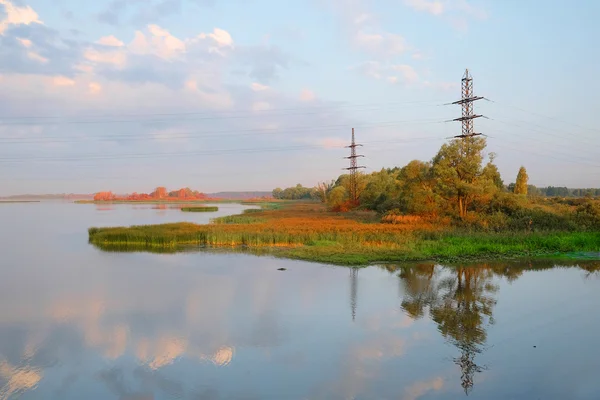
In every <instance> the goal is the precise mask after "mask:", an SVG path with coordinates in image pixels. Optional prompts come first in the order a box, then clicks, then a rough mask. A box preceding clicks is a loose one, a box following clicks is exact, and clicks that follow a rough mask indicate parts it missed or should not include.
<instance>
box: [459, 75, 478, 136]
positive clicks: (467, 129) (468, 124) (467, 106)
mask: <svg viewBox="0 0 600 400" xmlns="http://www.w3.org/2000/svg"><path fill="white" fill-rule="evenodd" d="M481 99H483V97H481V96H474V95H473V78H472V77H471V74H470V73H469V70H468V69H467V70H465V74H464V75H463V78H462V99H460V100H458V101H455V102H454V103H452V104H460V105H461V106H462V117H460V118H456V119H453V120H452V121H460V122H462V134H460V135H457V136H454V137H455V138H461V139H464V138H468V137H473V136H479V135H481V133H475V132H474V127H473V120H474V119H475V118H479V117H483V115H478V114H474V113H473V102H475V101H477V100H481Z"/></svg>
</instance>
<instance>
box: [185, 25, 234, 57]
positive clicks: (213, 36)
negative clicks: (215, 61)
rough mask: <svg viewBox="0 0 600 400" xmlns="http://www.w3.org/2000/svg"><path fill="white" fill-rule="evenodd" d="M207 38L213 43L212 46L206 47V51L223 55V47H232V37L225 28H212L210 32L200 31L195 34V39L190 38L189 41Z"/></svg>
mask: <svg viewBox="0 0 600 400" xmlns="http://www.w3.org/2000/svg"><path fill="white" fill-rule="evenodd" d="M207 39H210V40H211V41H212V42H213V43H214V45H213V46H210V47H209V48H208V51H209V52H210V53H216V54H219V55H221V56H225V53H224V52H223V50H224V49H226V48H230V49H233V48H234V44H233V38H232V37H231V34H229V32H227V31H226V30H224V29H219V28H215V29H213V32H212V33H201V34H199V35H198V36H197V38H196V39H192V40H191V41H190V42H191V43H194V42H197V41H198V40H207Z"/></svg>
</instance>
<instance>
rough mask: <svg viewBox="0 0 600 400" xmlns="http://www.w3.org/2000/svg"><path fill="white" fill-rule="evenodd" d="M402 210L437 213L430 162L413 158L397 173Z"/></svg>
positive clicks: (406, 211)
mask: <svg viewBox="0 0 600 400" xmlns="http://www.w3.org/2000/svg"><path fill="white" fill-rule="evenodd" d="M398 177H399V179H400V182H401V183H400V187H401V193H402V194H401V196H400V203H401V205H402V206H401V209H402V211H403V212H405V213H408V214H420V215H433V214H436V213H437V208H438V204H437V196H436V194H435V193H434V186H435V184H434V179H433V171H432V168H431V164H430V163H426V162H423V161H418V160H413V161H411V162H409V163H408V165H406V166H405V167H404V168H402V169H401V170H400V174H399V176H398Z"/></svg>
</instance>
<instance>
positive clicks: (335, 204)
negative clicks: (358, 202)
mask: <svg viewBox="0 0 600 400" xmlns="http://www.w3.org/2000/svg"><path fill="white" fill-rule="evenodd" d="M347 200H348V192H347V191H346V188H345V187H343V186H336V187H334V188H333V189H331V192H329V197H328V199H327V205H329V207H331V208H332V209H338V208H340V207H342V205H343V204H344V203H345V202H346V201H347Z"/></svg>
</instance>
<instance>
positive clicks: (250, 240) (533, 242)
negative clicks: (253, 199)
mask: <svg viewBox="0 0 600 400" xmlns="http://www.w3.org/2000/svg"><path fill="white" fill-rule="evenodd" d="M253 218H254V217H252V216H249V215H241V216H230V217H224V219H219V220H220V221H221V222H220V224H227V223H232V224H235V225H234V226H232V228H236V229H235V230H227V229H224V230H221V229H218V224H216V225H212V226H211V225H208V226H205V227H206V228H205V229H202V230H198V225H195V224H190V223H176V224H163V225H149V226H133V227H130V228H90V230H89V237H90V242H91V243H94V244H95V245H97V246H98V247H100V248H102V249H107V250H110V249H111V248H113V249H115V248H121V249H125V248H127V247H128V246H129V247H130V248H133V249H137V250H140V249H142V248H147V249H157V248H161V249H166V250H167V249H168V250H172V249H177V248H178V247H179V246H182V245H198V246H207V247H211V246H243V247H250V248H261V251H262V252H263V253H264V252H265V248H268V250H266V251H267V252H269V253H270V254H272V255H274V256H279V257H285V258H293V259H299V260H306V261H317V262H324V263H332V264H340V265H366V264H372V263H376V262H405V261H424V260H437V261H447V262H451V261H461V260H486V259H498V258H515V257H539V256H557V255H564V254H570V257H571V258H577V257H576V255H577V254H584V253H582V252H585V254H586V257H585V258H590V257H592V258H593V257H594V253H592V252H600V232H557V233H519V234H506V233H484V234H472V233H471V234H461V233H452V232H449V233H442V234H438V235H431V234H419V233H415V234H414V235H411V236H409V237H407V238H406V240H405V241H404V242H403V243H401V244H399V245H398V246H380V247H378V246H370V245H364V244H361V243H360V242H353V241H349V240H345V239H344V238H343V237H340V238H339V239H340V240H334V239H332V238H329V239H313V238H311V237H310V236H307V237H297V238H295V240H296V241H295V243H298V242H300V243H303V244H304V245H303V246H285V243H294V238H289V237H284V236H282V234H278V233H277V232H272V231H264V232H245V231H244V229H243V228H242V229H240V227H239V226H236V225H238V224H244V223H246V224H252V223H255V222H256V219H253ZM598 254H600V253H598ZM598 254H596V257H598ZM599 258H600V257H599Z"/></svg>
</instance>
